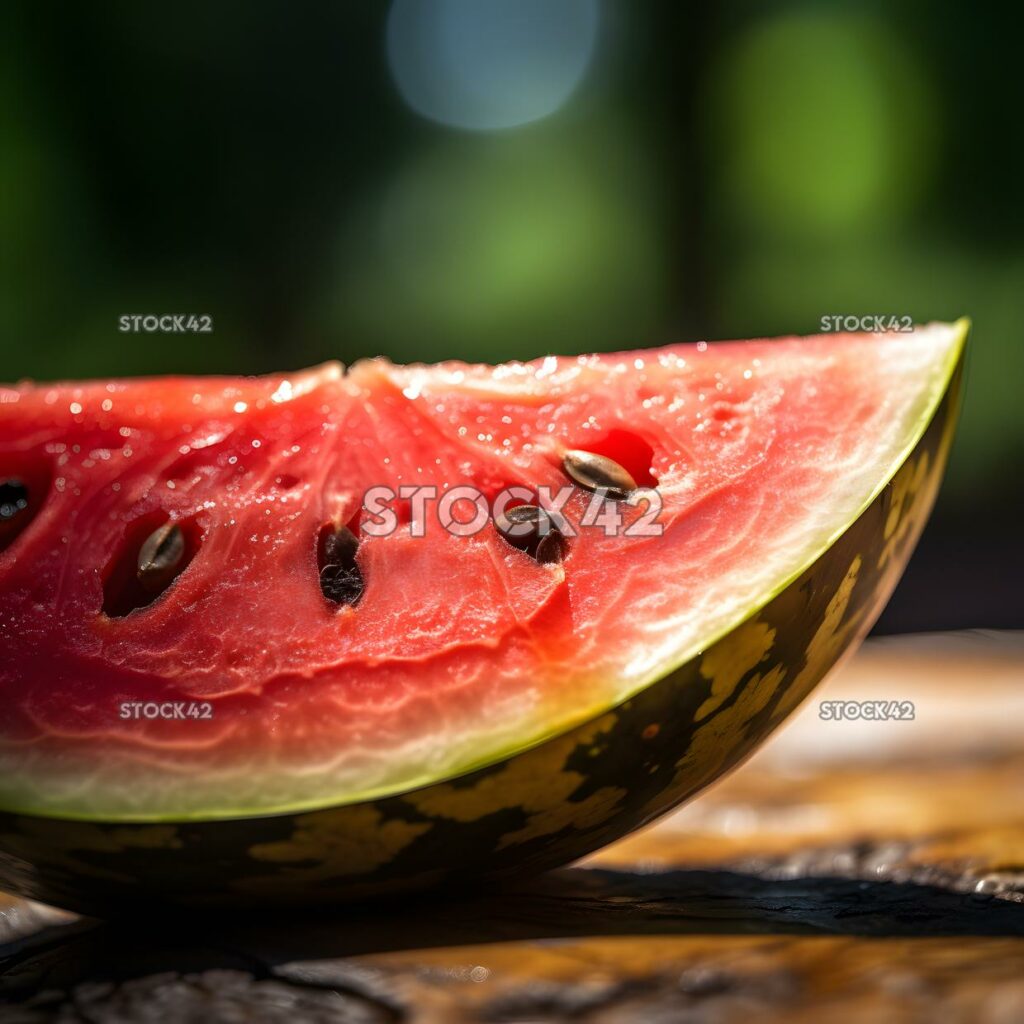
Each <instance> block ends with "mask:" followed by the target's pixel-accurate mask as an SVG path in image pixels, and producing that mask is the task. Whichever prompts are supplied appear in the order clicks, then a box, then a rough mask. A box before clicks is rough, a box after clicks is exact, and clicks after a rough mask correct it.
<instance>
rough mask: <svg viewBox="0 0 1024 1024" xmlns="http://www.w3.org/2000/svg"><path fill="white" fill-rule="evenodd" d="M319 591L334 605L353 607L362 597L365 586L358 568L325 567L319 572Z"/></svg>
mask: <svg viewBox="0 0 1024 1024" xmlns="http://www.w3.org/2000/svg"><path fill="white" fill-rule="evenodd" d="M320 589H321V590H322V591H323V595H324V597H326V598H327V600H328V601H332V602H333V603H334V604H348V605H354V604H355V603H356V602H357V601H358V600H359V598H361V597H362V596H363V591H364V590H365V589H366V584H365V583H364V582H363V574H362V573H361V572H360V571H359V568H358V566H356V565H354V564H353V565H352V566H344V565H325V566H324V567H323V568H322V569H321V570H320Z"/></svg>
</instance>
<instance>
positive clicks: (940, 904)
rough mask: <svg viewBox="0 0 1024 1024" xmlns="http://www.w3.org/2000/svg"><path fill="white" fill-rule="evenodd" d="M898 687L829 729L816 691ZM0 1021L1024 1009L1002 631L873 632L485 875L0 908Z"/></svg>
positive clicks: (1016, 662) (825, 1014)
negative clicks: (534, 867) (349, 897)
mask: <svg viewBox="0 0 1024 1024" xmlns="http://www.w3.org/2000/svg"><path fill="white" fill-rule="evenodd" d="M875 699H881V700H909V701H912V702H913V704H914V710H915V717H914V719H913V721H880V722H847V721H843V722H830V721H823V720H822V719H821V718H820V717H819V708H820V702H821V701H822V700H857V701H863V700H875ZM0 968H2V971H3V973H2V976H0V996H2V998H3V999H4V1000H6V1002H5V1004H4V1005H0V1021H3V1022H7V1021H24V1022H26V1024H28V1022H36V1021H46V1020H52V1019H59V1020H61V1021H91V1022H93V1021H133V1020H139V1021H145V1020H160V1021H168V1022H172V1024H173V1022H175V1021H214V1022H216V1021H225V1022H227V1021H238V1020H253V1021H277V1020H282V1021H284V1020H289V1021H295V1020H301V1021H306V1020H308V1021H318V1020H324V1021H352V1022H378V1021H379V1022H389V1021H410V1022H417V1024H419V1022H424V1024H434V1022H437V1024H458V1022H476V1021H492V1022H502V1021H506V1022H512V1021H523V1022H525V1021H582V1022H588V1024H610V1022H620V1021H640V1022H644V1024H659V1022H661V1021H665V1022H668V1021H673V1022H675V1021H709V1022H719V1021H721V1022H730V1021H743V1022H744V1024H746V1022H748V1021H749V1020H750V1019H751V1018H753V1019H757V1020H758V1021H769V1022H772V1021H791V1022H798V1024H799V1022H803V1021H808V1022H810V1021H822V1020H828V1021H840V1022H843V1021H862V1020H870V1021H890V1020H891V1021H897V1022H902V1021H907V1022H910V1021H915V1022H916V1021H931V1020H940V1019H941V1020H943V1021H953V1022H959V1021H964V1022H973V1021H982V1022H992V1024H1010V1022H1017V1021H1021V1020H1024V638H1022V637H1020V636H1015V635H1001V636H997V635H985V634H966V635H965V634H956V635H948V636H937V637H926V638H905V639H900V640H884V641H875V642H874V643H871V644H869V645H867V646H866V647H865V648H864V649H863V650H862V651H861V653H860V654H858V655H857V656H856V657H855V658H854V659H853V660H852V661H851V662H850V663H849V664H848V665H846V666H845V667H844V668H842V669H841V670H840V671H839V672H838V673H836V675H835V676H834V677H833V678H832V679H831V680H830V681H829V682H827V683H826V684H825V686H823V687H822V688H821V689H820V690H819V691H818V692H817V693H816V694H815V695H814V696H813V697H812V699H811V701H810V702H808V704H807V705H806V706H805V707H804V708H802V709H801V711H800V712H799V714H798V715H797V716H796V717H795V718H794V720H793V722H792V724H791V725H789V726H788V727H787V728H786V729H785V730H784V732H783V733H782V734H780V735H779V736H778V737H776V738H775V739H774V740H772V741H770V742H769V744H768V746H767V747H765V749H764V750H762V751H761V752H760V753H758V754H757V755H756V756H755V757H754V758H753V759H752V760H751V761H750V762H749V763H748V764H747V765H745V766H744V767H743V768H741V769H740V770H739V771H737V772H735V773H734V774H733V775H732V776H731V777H730V778H728V779H726V780H724V781H723V782H721V783H720V784H719V785H717V786H716V787H714V788H713V789H712V790H711V791H710V792H708V793H706V794H704V795H703V796H702V797H701V798H700V799H699V800H697V801H695V802H694V803H693V804H691V805H690V806H688V807H685V808H683V809H682V810H680V811H678V812H677V813H675V814H674V815H671V816H670V817H668V818H666V819H664V820H663V821H661V822H659V823H658V824H656V825H655V826H653V827H652V828H649V829H647V830H646V831H644V832H641V833H638V834H636V835H633V836H630V837H628V838H627V839H625V840H623V841H621V842H619V843H617V844H615V845H613V846H611V847H609V848H607V849H606V850H603V851H601V852H600V853H598V854H596V855H594V856H592V857H591V858H589V859H588V860H586V861H585V862H583V863H581V864H579V865H577V866H575V867H573V868H569V869H565V870H562V871H557V872H552V873H551V874H548V875H545V876H543V877H541V878H539V879H536V880H534V881H533V882H531V883H530V884H529V885H526V886H523V887H521V888H519V889H517V890H514V891H507V892H488V893H471V892H453V891H449V892H446V893H444V894H440V895H439V896H437V897H435V898H433V899H431V900H427V901H419V902H416V903H409V902H405V903H394V902H393V903H389V904H384V905H375V906H371V907H361V908H352V909H351V910H350V911H348V912H346V913H345V914H343V915H339V914H334V915H332V916H323V917H313V916H310V915H304V916H303V917H302V918H283V917H274V918H269V917H267V918H259V917H255V918H249V919H240V918H233V919H221V918H216V919H210V918H204V917H201V916H200V915H198V914H195V915H193V916H192V917H190V918H187V917H186V918H176V919H168V918H160V919H157V918H151V917H146V916H145V915H144V914H143V915H142V916H141V917H140V918H139V919H135V920H130V921H127V920H126V921H119V922H107V923H101V922H97V921H92V920H86V919H80V918H75V917H74V916H73V915H69V914H64V913H63V912H60V911H55V910H51V909H50V908H43V907H40V906H38V905H35V904H29V903H26V902H24V901H19V900H16V899H13V898H5V900H4V902H3V903H2V904H0Z"/></svg>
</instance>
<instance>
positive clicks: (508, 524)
mask: <svg viewBox="0 0 1024 1024" xmlns="http://www.w3.org/2000/svg"><path fill="white" fill-rule="evenodd" d="M494 528H495V529H496V530H497V531H498V533H500V534H501V536H502V537H504V538H505V540H507V541H508V543H509V544H511V545H512V546H513V547H514V548H518V549H519V550H520V551H524V552H525V553H526V554H528V555H529V556H530V557H531V558H534V559H536V560H537V561H538V562H540V563H542V564H546V563H548V562H560V561H561V560H562V556H563V555H564V553H565V538H564V537H563V536H562V532H561V531H560V530H559V528H558V524H557V523H556V522H555V521H554V519H553V518H552V517H551V515H550V513H548V512H547V511H545V510H544V509H542V508H540V507H539V506H537V505H516V506H515V507H514V508H510V509H506V510H505V511H504V512H503V513H501V514H500V515H497V516H495V517H494Z"/></svg>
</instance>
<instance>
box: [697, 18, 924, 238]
mask: <svg viewBox="0 0 1024 1024" xmlns="http://www.w3.org/2000/svg"><path fill="white" fill-rule="evenodd" d="M710 101H711V102H710V108H709V115H708V116H709V122H708V128H709V134H710V135H711V136H712V137H713V138H714V140H715V150H716V151H717V152H718V153H719V154H720V159H721V164H720V166H718V167H716V168H715V170H716V172H717V173H716V180H717V181H718V182H719V184H720V187H721V188H722V189H723V196H722V201H723V203H726V204H728V205H729V206H730V207H731V209H732V210H733V213H734V215H735V216H736V217H738V218H747V219H749V220H751V221H752V222H753V223H754V224H755V225H759V226H760V227H762V228H767V229H771V230H775V231H778V232H781V233H785V234H799V233H804V234H817V235H828V234H830V233H833V232H835V231H837V230H846V229H849V228H852V227H858V226H861V227H866V226H871V225H873V224H874V223H877V222H878V221H879V220H881V219H883V218H887V217H892V216H896V215H899V214H901V213H903V212H904V211H905V210H906V209H907V207H908V206H910V205H912V204H913V202H914V201H916V200H919V199H920V198H921V196H922V194H923V186H924V179H925V177H926V175H927V173H928V170H929V166H930V160H929V157H930V150H931V142H932V137H933V131H932V125H933V121H934V106H935V100H934V97H933V94H932V92H931V90H930V89H929V84H928V81H927V76H926V75H925V74H924V72H923V70H922V68H921V67H920V65H919V63H918V62H917V61H916V60H915V56H914V53H913V52H912V51H911V50H909V49H908V48H907V47H906V46H904V45H901V43H900V41H899V40H898V39H897V38H896V37H895V36H894V34H893V32H892V29H891V27H890V26H888V25H886V24H885V23H883V22H880V21H876V20H874V19H872V18H871V17H868V16H865V15H859V14H851V13H846V12H843V11H840V10H831V11H829V10H800V11H793V12H785V13H779V14H776V15H774V16H768V17H766V18H763V19H762V20H759V21H757V22H755V23H754V24H753V25H752V26H751V27H750V28H749V29H747V30H746V32H744V33H743V34H742V35H740V36H739V37H738V38H737V39H736V40H735V42H734V43H733V44H732V45H731V47H730V48H728V49H727V50H726V51H725V52H724V53H723V54H722V56H721V57H720V58H719V61H718V63H717V66H716V69H715V72H714V75H713V82H712V87H711V96H710Z"/></svg>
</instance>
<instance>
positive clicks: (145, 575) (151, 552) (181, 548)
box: [136, 523, 185, 594]
mask: <svg viewBox="0 0 1024 1024" xmlns="http://www.w3.org/2000/svg"><path fill="white" fill-rule="evenodd" d="M184 557H185V534H184V533H183V532H182V529H181V527H180V526H179V525H178V524H177V523H164V524H163V526H160V527H157V529H155V530H154V531H153V532H152V533H151V534H150V535H149V536H148V537H147V538H146V539H145V541H143V543H142V547H141V548H139V561H138V569H137V571H136V576H137V577H138V580H139V583H140V584H142V589H143V590H145V591H146V592H147V593H149V594H159V593H160V591H162V590H165V589H166V588H167V587H168V586H169V585H170V584H171V582H172V581H173V580H174V578H175V577H176V576H177V575H178V572H179V571H180V568H181V563H182V560H183V559H184Z"/></svg>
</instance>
